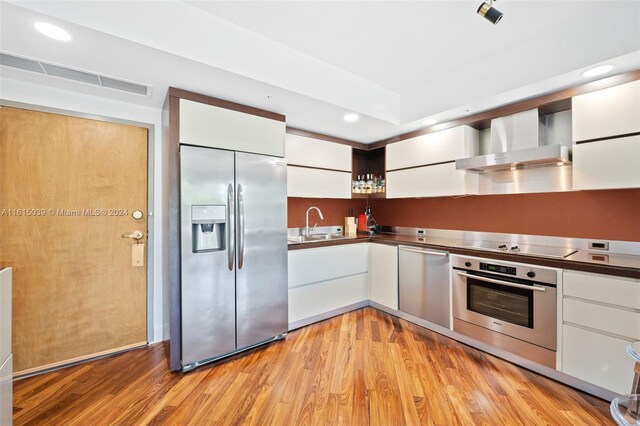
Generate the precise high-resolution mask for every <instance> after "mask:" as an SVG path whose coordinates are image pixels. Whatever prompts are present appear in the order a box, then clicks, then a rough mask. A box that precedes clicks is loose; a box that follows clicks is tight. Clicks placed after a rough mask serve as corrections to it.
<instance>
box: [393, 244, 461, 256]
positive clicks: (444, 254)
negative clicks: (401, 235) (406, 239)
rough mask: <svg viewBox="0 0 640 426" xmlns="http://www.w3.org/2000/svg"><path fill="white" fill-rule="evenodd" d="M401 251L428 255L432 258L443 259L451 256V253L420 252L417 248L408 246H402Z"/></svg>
mask: <svg viewBox="0 0 640 426" xmlns="http://www.w3.org/2000/svg"><path fill="white" fill-rule="evenodd" d="M400 250H402V251H410V252H413V253H420V254H428V255H432V256H441V257H447V256H449V253H447V252H446V251H428V250H420V249H417V248H413V247H407V246H400Z"/></svg>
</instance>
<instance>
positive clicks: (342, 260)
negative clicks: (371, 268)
mask: <svg viewBox="0 0 640 426" xmlns="http://www.w3.org/2000/svg"><path fill="white" fill-rule="evenodd" d="M368 248H369V247H368V244H367V243H362V244H348V245H343V246H333V247H318V248H311V249H303V250H293V251H290V252H289V288H292V287H298V286H301V285H305V284H309V283H317V282H320V281H328V280H331V279H335V278H341V277H345V276H348V275H356V274H362V273H365V272H368V256H369V252H368Z"/></svg>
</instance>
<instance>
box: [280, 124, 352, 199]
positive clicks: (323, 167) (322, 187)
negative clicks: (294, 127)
mask: <svg viewBox="0 0 640 426" xmlns="http://www.w3.org/2000/svg"><path fill="white" fill-rule="evenodd" d="M285 159H286V160H287V164H288V165H289V167H287V195H288V196H289V197H307V198H351V162H352V159H351V147H350V146H348V145H343V144H339V143H334V142H327V141H323V140H321V139H315V138H308V137H304V136H299V135H294V134H290V133H287V134H286V136H285Z"/></svg>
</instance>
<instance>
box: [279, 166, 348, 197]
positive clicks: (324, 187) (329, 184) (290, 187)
mask: <svg viewBox="0 0 640 426" xmlns="http://www.w3.org/2000/svg"><path fill="white" fill-rule="evenodd" d="M287 196H288V197H305V198H351V173H350V172H335V171H333V170H324V169H313V168H307V167H298V166H288V167H287Z"/></svg>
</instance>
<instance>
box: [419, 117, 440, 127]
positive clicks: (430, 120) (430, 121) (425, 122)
mask: <svg viewBox="0 0 640 426" xmlns="http://www.w3.org/2000/svg"><path fill="white" fill-rule="evenodd" d="M437 122H438V120H436V119H435V118H427V119H425V120H423V121H422V125H423V126H433V125H434V124H436V123H437Z"/></svg>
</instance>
